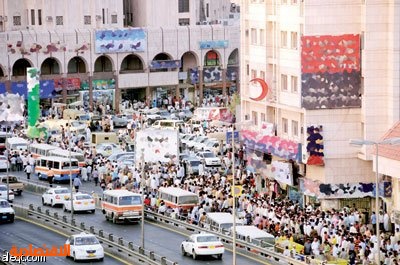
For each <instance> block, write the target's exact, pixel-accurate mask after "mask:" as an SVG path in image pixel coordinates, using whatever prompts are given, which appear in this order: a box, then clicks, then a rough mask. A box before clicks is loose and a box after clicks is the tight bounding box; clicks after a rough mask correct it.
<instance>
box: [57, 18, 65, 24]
mask: <svg viewBox="0 0 400 265" xmlns="http://www.w3.org/2000/svg"><path fill="white" fill-rule="evenodd" d="M56 25H64V19H63V16H56Z"/></svg>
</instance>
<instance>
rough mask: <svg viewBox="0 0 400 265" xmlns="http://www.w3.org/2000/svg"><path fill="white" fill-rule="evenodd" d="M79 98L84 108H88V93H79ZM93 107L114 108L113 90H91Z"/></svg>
mask: <svg viewBox="0 0 400 265" xmlns="http://www.w3.org/2000/svg"><path fill="white" fill-rule="evenodd" d="M79 93H80V98H81V101H82V102H83V104H84V106H85V107H86V108H89V102H90V98H89V91H87V90H86V91H80V92H79ZM93 105H94V106H99V105H102V106H107V105H109V106H110V107H113V106H114V90H113V89H107V90H93Z"/></svg>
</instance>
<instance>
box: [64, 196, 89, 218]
mask: <svg viewBox="0 0 400 265" xmlns="http://www.w3.org/2000/svg"><path fill="white" fill-rule="evenodd" d="M72 196H73V201H72V203H73V204H74V206H73V211H74V212H86V211H89V212H91V213H94V212H95V210H96V205H95V202H94V199H93V197H92V196H91V195H90V194H86V193H82V192H77V193H74V194H73V195H72ZM63 209H64V212H66V211H69V212H70V211H71V200H70V199H68V200H65V201H64V206H63Z"/></svg>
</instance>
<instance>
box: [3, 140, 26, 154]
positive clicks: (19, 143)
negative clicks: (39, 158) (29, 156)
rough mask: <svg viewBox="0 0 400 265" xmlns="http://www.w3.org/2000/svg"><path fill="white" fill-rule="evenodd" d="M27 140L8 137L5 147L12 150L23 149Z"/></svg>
mask: <svg viewBox="0 0 400 265" xmlns="http://www.w3.org/2000/svg"><path fill="white" fill-rule="evenodd" d="M28 145H29V142H28V140H26V139H24V138H21V137H10V138H7V140H6V148H7V149H8V150H14V151H25V150H27V149H28Z"/></svg>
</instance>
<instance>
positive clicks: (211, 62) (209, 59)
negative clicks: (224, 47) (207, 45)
mask: <svg viewBox="0 0 400 265" xmlns="http://www.w3.org/2000/svg"><path fill="white" fill-rule="evenodd" d="M219 65H220V56H219V54H218V52H216V51H214V50H211V51H208V52H207V53H206V55H205V56H204V66H219Z"/></svg>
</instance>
